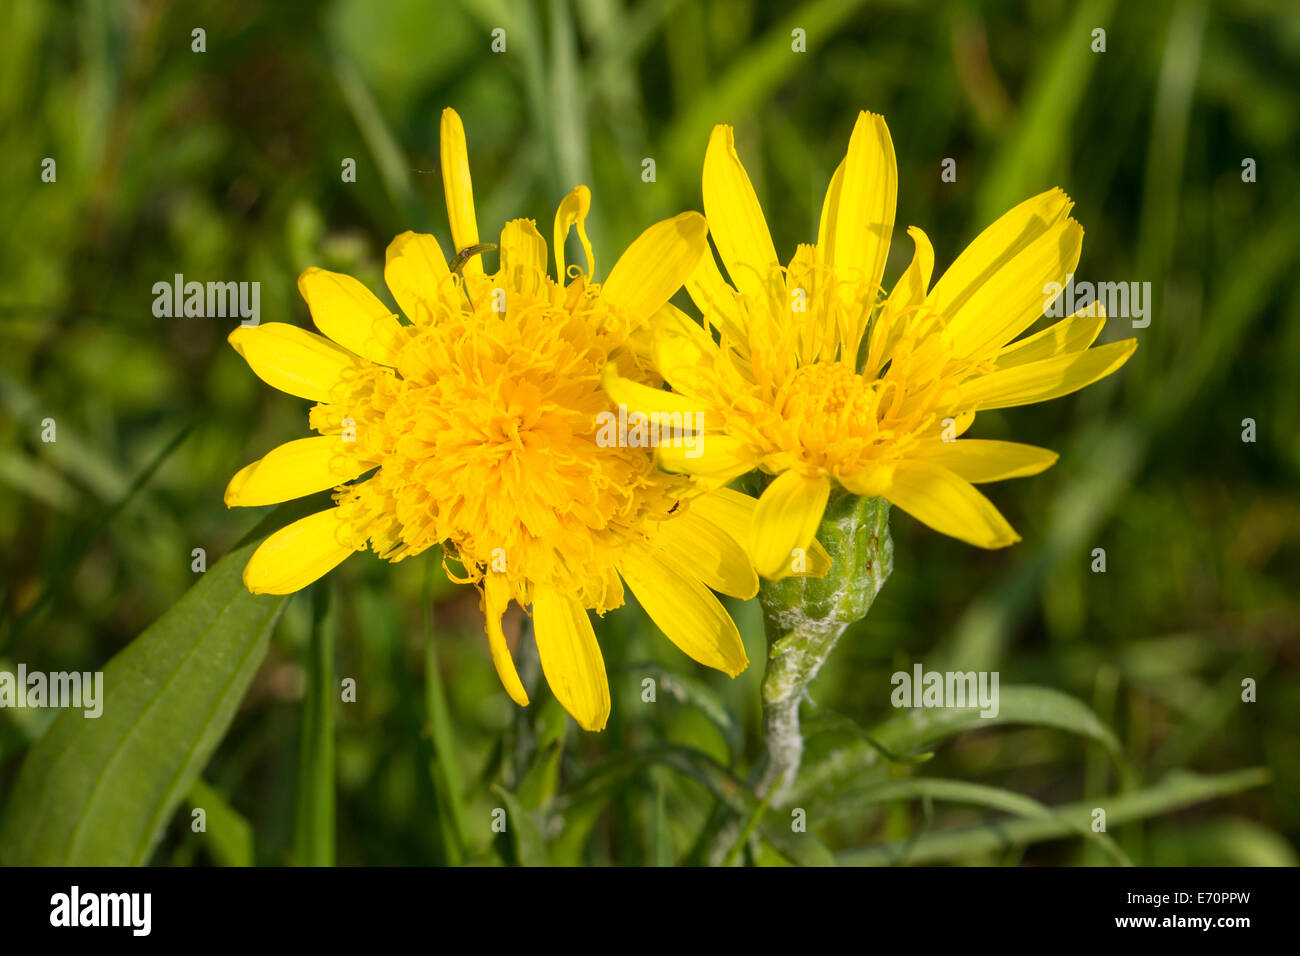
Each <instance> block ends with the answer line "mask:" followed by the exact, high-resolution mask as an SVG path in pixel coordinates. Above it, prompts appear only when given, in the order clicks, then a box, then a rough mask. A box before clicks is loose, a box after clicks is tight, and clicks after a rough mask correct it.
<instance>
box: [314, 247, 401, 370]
mask: <svg viewBox="0 0 1300 956" xmlns="http://www.w3.org/2000/svg"><path fill="white" fill-rule="evenodd" d="M298 291H299V292H301V293H302V297H303V299H304V300H305V301H306V302H307V308H308V309H310V310H311V318H312V321H313V322H315V323H316V328H318V329H320V330H321V331H322V332H324V333H325V334H326V335H327V336H329V337H330V338H331V339H333V340H334V341H335V342H337V343H338V344H339V345H341V346H343V347H344V348H345V349H347V350H348V351H350V352H355V353H356V354H357V355H361V356H363V357H365V358H368V359H370V360H371V361H372V362H378V363H379V364H380V365H388V366H395V365H396V364H397V353H398V352H399V351H401V347H402V344H403V341H404V333H403V332H402V324H401V323H400V322H398V321H397V316H395V315H393V313H392V312H390V311H389V309H388V306H386V305H384V303H382V302H381V301H379V299H378V298H376V297H375V294H374V293H373V292H371V291H370V290H369V289H367V288H366V287H365V286H364V285H362V284H361V283H360V282H358V281H357V280H356V279H354V278H352V276H349V275H343V274H342V273H340V272H327V271H326V270H324V269H317V268H316V267H315V266H312V267H311V268H310V269H307V270H306V271H305V272H303V274H302V275H300V276H299V277H298Z"/></svg>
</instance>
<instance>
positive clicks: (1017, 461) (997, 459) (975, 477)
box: [908, 438, 1060, 484]
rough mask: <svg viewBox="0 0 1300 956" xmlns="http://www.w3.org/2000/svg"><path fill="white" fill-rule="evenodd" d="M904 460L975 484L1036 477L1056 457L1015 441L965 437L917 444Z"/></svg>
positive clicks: (1049, 465) (1050, 452)
mask: <svg viewBox="0 0 1300 956" xmlns="http://www.w3.org/2000/svg"><path fill="white" fill-rule="evenodd" d="M908 457H909V458H912V459H916V460H920V461H928V462H931V463H933V464H936V465H941V466H942V467H944V468H947V469H948V470H949V471H951V472H952V473H953V474H955V475H956V476H957V477H958V478H963V479H965V480H966V481H969V482H973V483H975V484H979V483H981V482H985V481H1004V480H1006V479H1008V478H1023V477H1025V476H1026V475H1036V474H1038V473H1039V472H1040V471H1046V470H1047V469H1048V468H1051V467H1052V465H1054V464H1056V459H1057V458H1059V457H1060V456H1059V455H1058V454H1057V453H1056V452H1054V451H1050V450H1048V449H1046V448H1037V447H1035V446H1033V445H1022V444H1019V443H1018V442H1012V441H985V440H982V439H978V438H965V439H962V440H961V441H926V442H920V443H918V444H917V445H916V446H915V447H913V448H912V450H911V451H909V452H908Z"/></svg>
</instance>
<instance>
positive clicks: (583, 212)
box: [555, 186, 596, 285]
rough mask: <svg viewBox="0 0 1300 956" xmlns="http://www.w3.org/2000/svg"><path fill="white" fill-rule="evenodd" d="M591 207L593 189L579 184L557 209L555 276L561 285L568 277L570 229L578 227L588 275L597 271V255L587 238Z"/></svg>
mask: <svg viewBox="0 0 1300 956" xmlns="http://www.w3.org/2000/svg"><path fill="white" fill-rule="evenodd" d="M590 209H591V190H589V189H588V188H587V187H586V186H578V187H577V188H575V189H574V190H573V192H571V193H569V195H567V196H565V197H564V199H563V200H562V201H561V202H560V208H559V209H557V210H556V211H555V276H556V278H557V279H558V280H559V282H560V285H564V280H565V279H566V278H567V276H565V274H564V243H565V240H566V239H568V238H569V230H570V229H572V228H573V227H574V226H577V227H578V241H579V242H580V243H582V253H583V255H584V256H586V257H587V277H588V278H590V277H591V276H592V275H594V274H595V272H596V257H595V256H593V255H592V253H591V240H590V239H588V238H587V212H588V210H590Z"/></svg>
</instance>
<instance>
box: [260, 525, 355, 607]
mask: <svg viewBox="0 0 1300 956" xmlns="http://www.w3.org/2000/svg"><path fill="white" fill-rule="evenodd" d="M339 511H340V509H338V508H330V509H328V510H326V511H318V512H316V513H315V514H314V515H308V516H307V517H305V518H299V519H298V520H297V521H295V522H293V524H289V525H285V526H284V527H283V528H281V529H280V530H279V531H277V532H275V533H274V534H272V535H271V536H270V537H269V538H267V539H266V540H265V541H263V542H262V544H261V545H260V546H259V547H258V549H257V550H256V551H254V552H253V556H252V557H251V558H249V559H248V564H247V565H246V566H245V567H244V586H245V587H246V588H248V590H250V591H252V592H253V593H254V594H292V593H293V592H294V591H300V590H302V589H303V588H305V587H306V586H307V585H309V584H311V583H312V582H313V581H315V580H317V579H318V578H321V577H324V576H325V575H326V574H328V573H329V572H330V571H332V570H333V569H334V568H336V567H337V566H338V565H339V564H341V563H342V561H343V559H344V558H346V557H347V556H348V555H350V554H352V552H353V551H355V550H356V549H355V548H353V547H352V546H351V545H347V544H343V543H342V534H341V531H342V528H343V525H342V522H341V521H340V518H339Z"/></svg>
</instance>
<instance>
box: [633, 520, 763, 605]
mask: <svg viewBox="0 0 1300 956" xmlns="http://www.w3.org/2000/svg"><path fill="white" fill-rule="evenodd" d="M655 546H656V547H657V548H658V549H659V550H661V551H662V552H663V553H665V554H667V555H668V556H669V557H670V558H672V559H673V560H675V561H676V562H677V563H678V564H680V565H682V566H683V567H687V568H690V569H691V572H692V573H693V574H695V575H696V576H698V577H699V579H700V580H701V581H703V582H704V583H705V584H707V585H708V586H709V587H711V588H713V590H715V591H718V592H720V593H722V594H729V595H731V596H732V597H738V598H745V599H748V598H752V597H753V596H754V595H755V594H757V593H758V575H757V574H755V573H754V566H753V565H752V564H750V561H749V555H748V554H746V553H745V549H744V547H742V546H741V544H740V542H738V541H736V539H735V538H733V537H732V536H731V535H729V534H727V532H726V531H724V530H723V529H722V528H721V527H719V526H718V525H716V524H714V523H713V522H712V521H709V520H708V519H707V518H705V517H702V516H701V515H699V514H697V513H696V512H695V511H694V510H693V509H692V510H689V511H687V512H686V514H684V515H681V516H680V517H678V516H674V517H673V518H672V520H670V521H666V522H664V523H663V524H662V525H661V526H660V529H659V535H658V536H657V537H656V539H655Z"/></svg>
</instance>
